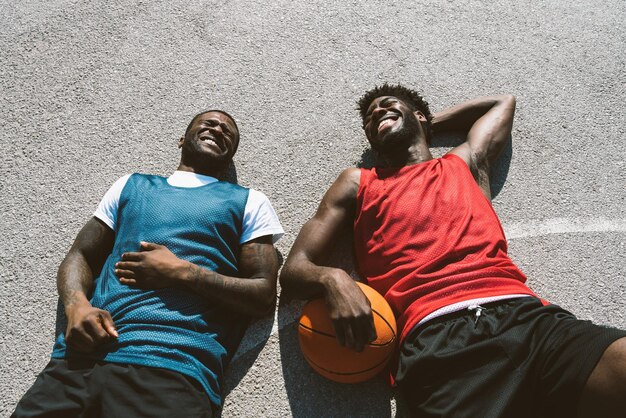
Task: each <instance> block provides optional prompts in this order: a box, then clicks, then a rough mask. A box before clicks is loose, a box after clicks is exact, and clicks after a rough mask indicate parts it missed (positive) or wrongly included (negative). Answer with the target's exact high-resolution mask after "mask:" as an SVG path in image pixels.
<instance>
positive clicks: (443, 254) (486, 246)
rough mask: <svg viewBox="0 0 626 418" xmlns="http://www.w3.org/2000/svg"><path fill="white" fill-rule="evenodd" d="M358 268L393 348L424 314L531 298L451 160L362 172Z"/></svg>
mask: <svg viewBox="0 0 626 418" xmlns="http://www.w3.org/2000/svg"><path fill="white" fill-rule="evenodd" d="M356 215H357V216H356V219H355V222H354V246H355V254H356V261H357V268H358V271H359V273H360V274H361V276H362V277H363V278H365V279H366V280H367V283H368V284H369V285H370V286H372V287H373V288H375V289H376V290H377V291H379V292H380V293H381V294H382V295H384V296H385V299H386V300H387V302H389V304H390V305H391V307H392V309H393V310H394V313H395V314H396V317H397V318H398V329H399V330H400V340H401V341H402V340H403V339H404V337H405V336H406V334H407V333H408V332H409V331H410V330H411V329H412V328H413V327H414V326H415V325H416V324H417V323H418V322H419V321H420V320H421V319H422V318H424V317H425V316H426V315H428V314H429V313H431V312H433V311H435V310H437V309H439V308H442V307H444V306H447V305H451V304H453V303H457V302H462V301H465V300H469V299H477V298H483V297H492V296H501V295H509V294H527V295H534V293H533V292H532V291H531V290H530V289H529V288H528V287H527V286H526V285H525V284H524V282H525V281H526V276H524V273H522V272H521V271H520V270H519V269H518V268H517V267H516V266H515V264H513V262H512V261H511V259H510V258H509V257H508V255H507V243H506V239H505V237H504V231H503V230H502V226H501V225H500V221H499V220H498V217H497V216H496V214H495V212H494V210H493V207H492V206H491V202H489V200H488V199H486V198H485V196H484V195H483V194H482V192H481V190H480V188H479V187H478V185H477V184H476V181H475V180H474V178H473V177H472V174H471V172H470V170H469V168H468V166H467V164H466V163H465V162H464V161H463V160H462V159H461V158H460V157H458V156H456V155H454V154H447V155H445V156H444V157H443V158H438V159H433V160H430V161H427V162H424V163H420V164H416V165H411V166H406V167H401V168H373V169H362V170H361V183H360V186H359V190H358V193H357V212H356Z"/></svg>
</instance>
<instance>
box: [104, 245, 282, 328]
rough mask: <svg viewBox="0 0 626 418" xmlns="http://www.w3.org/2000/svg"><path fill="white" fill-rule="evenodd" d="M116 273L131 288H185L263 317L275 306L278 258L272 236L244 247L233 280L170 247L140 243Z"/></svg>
mask: <svg viewBox="0 0 626 418" xmlns="http://www.w3.org/2000/svg"><path fill="white" fill-rule="evenodd" d="M115 267H116V271H115V273H116V274H117V276H118V277H119V278H120V282H121V283H123V284H126V285H130V286H137V287H141V288H148V289H156V288H163V287H171V286H177V287H184V288H187V289H188V290H189V291H191V292H194V293H198V294H200V295H202V296H203V297H205V298H206V299H207V300H209V301H211V302H212V303H215V304H218V305H220V306H222V307H224V308H226V309H230V310H233V311H235V312H239V313H243V314H247V315H253V316H261V315H265V314H267V313H269V312H271V311H272V310H273V309H274V307H275V304H276V276H277V274H278V257H277V255H276V250H275V249H274V246H273V245H272V237H271V236H270V235H267V236H263V237H260V238H256V239H254V240H252V241H249V242H247V243H245V244H243V245H242V247H241V255H240V257H239V273H240V275H241V276H242V277H231V276H226V275H223V274H219V273H216V272H214V271H211V270H208V269H205V268H202V267H199V266H197V265H195V264H192V263H190V262H188V261H185V260H181V259H180V258H178V257H176V255H174V254H173V253H172V252H171V251H170V250H169V249H167V247H165V246H163V245H157V244H152V243H146V242H142V243H141V251H139V252H129V253H124V254H122V261H120V262H118V263H117V264H116V265H115Z"/></svg>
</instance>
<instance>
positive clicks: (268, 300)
mask: <svg viewBox="0 0 626 418" xmlns="http://www.w3.org/2000/svg"><path fill="white" fill-rule="evenodd" d="M274 310H276V292H275V291H274V292H272V293H271V294H268V295H267V296H265V297H263V298H262V299H261V300H259V303H258V305H257V306H256V309H254V310H253V311H252V312H251V314H252V316H253V317H256V318H261V317H264V316H268V315H270V314H273V313H274Z"/></svg>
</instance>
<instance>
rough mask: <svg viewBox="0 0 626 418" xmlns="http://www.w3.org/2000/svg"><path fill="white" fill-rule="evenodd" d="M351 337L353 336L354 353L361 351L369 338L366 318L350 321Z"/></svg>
mask: <svg viewBox="0 0 626 418" xmlns="http://www.w3.org/2000/svg"><path fill="white" fill-rule="evenodd" d="M351 325H352V335H353V336H354V349H355V351H358V352H361V351H363V347H364V346H365V344H367V343H368V342H369V341H368V338H369V330H368V329H367V326H368V322H367V318H366V317H361V318H355V319H354V321H352V324H351Z"/></svg>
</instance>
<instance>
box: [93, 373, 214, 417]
mask: <svg viewBox="0 0 626 418" xmlns="http://www.w3.org/2000/svg"><path fill="white" fill-rule="evenodd" d="M95 374H97V378H96V379H93V383H94V384H97V385H98V386H100V387H102V390H101V415H102V417H103V418H104V417H110V418H114V417H123V416H127V417H131V416H146V417H154V418H157V417H163V418H176V417H181V418H182V417H199V418H200V417H202V418H210V417H211V416H212V405H211V402H210V401H209V397H208V395H207V394H206V392H205V391H204V389H203V388H202V387H201V385H200V384H199V383H197V382H195V380H193V379H191V378H189V377H187V376H185V375H183V374H180V373H177V372H174V371H171V370H166V369H158V368H153V367H144V366H136V365H132V364H130V365H128V364H115V363H107V364H103V365H101V366H99V368H98V370H97V371H94V375H95Z"/></svg>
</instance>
